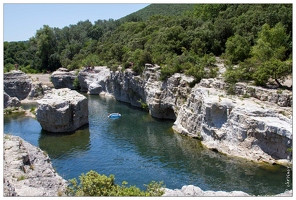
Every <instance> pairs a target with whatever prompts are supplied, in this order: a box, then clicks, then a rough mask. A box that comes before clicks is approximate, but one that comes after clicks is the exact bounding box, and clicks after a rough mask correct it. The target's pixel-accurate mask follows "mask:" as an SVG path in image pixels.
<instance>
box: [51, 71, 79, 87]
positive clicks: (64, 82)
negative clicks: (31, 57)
mask: <svg viewBox="0 0 296 200" xmlns="http://www.w3.org/2000/svg"><path fill="white" fill-rule="evenodd" d="M76 77H77V76H76V75H75V71H70V72H69V71H68V70H67V69H65V68H60V69H58V70H57V71H55V72H53V73H52V75H51V76H50V79H51V82H52V84H53V86H54V88H55V89H60V88H70V89H72V90H73V89H75V88H74V85H73V83H74V80H75V78H76Z"/></svg>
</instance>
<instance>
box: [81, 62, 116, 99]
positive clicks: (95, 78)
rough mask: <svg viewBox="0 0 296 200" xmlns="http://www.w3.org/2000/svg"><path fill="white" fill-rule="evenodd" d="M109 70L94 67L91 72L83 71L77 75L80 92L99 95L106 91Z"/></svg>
mask: <svg viewBox="0 0 296 200" xmlns="http://www.w3.org/2000/svg"><path fill="white" fill-rule="evenodd" d="M110 73H111V71H110V69H109V68H107V67H104V66H103V67H94V69H92V70H88V69H85V70H83V71H80V72H79V74H78V80H79V83H80V87H81V89H80V91H81V92H87V93H88V94H101V92H104V91H105V89H106V83H107V82H108V78H109V77H110Z"/></svg>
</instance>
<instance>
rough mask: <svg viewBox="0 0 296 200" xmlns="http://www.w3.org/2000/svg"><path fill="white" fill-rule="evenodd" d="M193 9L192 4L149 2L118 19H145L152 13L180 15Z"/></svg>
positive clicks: (122, 20)
mask: <svg viewBox="0 0 296 200" xmlns="http://www.w3.org/2000/svg"><path fill="white" fill-rule="evenodd" d="M193 10H194V4H150V5H149V6H147V7H145V8H143V9H141V10H138V11H137V12H134V13H131V14H129V15H127V16H125V17H123V18H121V19H120V21H121V22H126V21H145V20H148V19H149V18H150V16H153V15H162V16H180V15H183V14H185V13H186V12H189V11H193Z"/></svg>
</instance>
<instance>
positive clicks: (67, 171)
mask: <svg viewBox="0 0 296 200" xmlns="http://www.w3.org/2000/svg"><path fill="white" fill-rule="evenodd" d="M86 96H87V98H88V99H89V125H87V126H84V127H82V128H81V129H80V130H77V131H76V132H75V133H72V134H52V133H48V132H46V131H44V130H42V128H41V126H40V124H39V123H38V121H36V119H33V118H29V117H25V116H20V115H12V116H9V117H7V116H5V117H4V132H5V133H9V134H12V135H17V136H20V137H22V138H23V139H25V140H26V141H28V142H30V143H31V144H33V145H35V146H39V147H40V148H41V149H42V150H44V151H46V152H47V153H48V155H49V156H50V158H51V160H52V164H53V167H54V168H55V169H56V171H57V172H58V173H59V174H60V175H61V176H63V177H64V178H65V179H67V180H68V179H71V178H78V177H79V176H80V175H81V174H82V173H84V174H85V173H87V172H88V171H89V170H95V171H97V172H98V173H100V174H105V175H108V176H109V175H110V174H114V175H115V179H116V180H115V181H116V182H117V183H118V184H120V183H121V182H122V181H124V180H125V181H127V182H128V183H129V184H130V185H136V186H138V187H140V188H142V189H144V188H145V187H144V184H148V183H150V182H151V181H153V180H154V181H163V182H164V184H165V186H166V187H167V188H171V189H176V188H181V187H182V186H183V185H196V186H199V187H200V188H201V189H203V190H213V191H218V190H223V191H234V190H239V191H244V192H247V193H249V194H253V195H272V194H278V193H282V192H284V191H285V190H286V189H291V187H290V188H288V187H287V178H286V174H287V168H286V167H282V166H278V165H274V166H269V165H258V164H254V163H252V162H249V161H245V160H242V159H234V158H230V157H227V156H224V155H221V154H219V153H215V152H212V151H209V150H207V149H205V148H203V147H202V146H201V144H200V142H199V141H198V140H195V139H192V138H188V137H184V136H181V135H179V134H175V133H174V132H173V131H172V129H171V127H172V125H173V121H164V120H156V119H154V118H152V117H151V116H150V115H149V114H148V113H147V112H145V111H142V110H141V109H137V108H134V107H131V106H129V105H128V104H125V103H121V102H117V101H115V100H113V99H110V98H104V97H100V96H94V95H93V96H89V95H86ZM29 107H30V106H27V107H26V108H29ZM112 112H119V113H121V114H122V117H121V118H120V119H109V118H107V115H108V113H112ZM290 173H291V172H290ZM289 181H290V185H291V180H289Z"/></svg>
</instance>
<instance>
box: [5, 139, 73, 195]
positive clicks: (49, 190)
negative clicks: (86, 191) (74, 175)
mask: <svg viewBox="0 0 296 200" xmlns="http://www.w3.org/2000/svg"><path fill="white" fill-rule="evenodd" d="M3 151H4V152H3V153H4V155H3V181H4V182H3V189H4V190H3V196H5V197H8V196H23V197H25V196H26V197H27V196H39V197H41V196H52V197H54V196H65V195H64V190H65V188H66V187H67V181H66V180H64V179H63V178H62V177H61V176H59V175H58V174H57V173H56V172H55V170H54V169H53V167H52V164H51V161H50V158H49V157H48V155H47V154H46V153H45V152H43V151H42V150H41V149H39V148H38V147H35V146H33V145H31V144H30V143H28V142H26V141H24V140H22V139H21V138H19V137H18V136H12V135H7V134H4V136H3Z"/></svg>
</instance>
